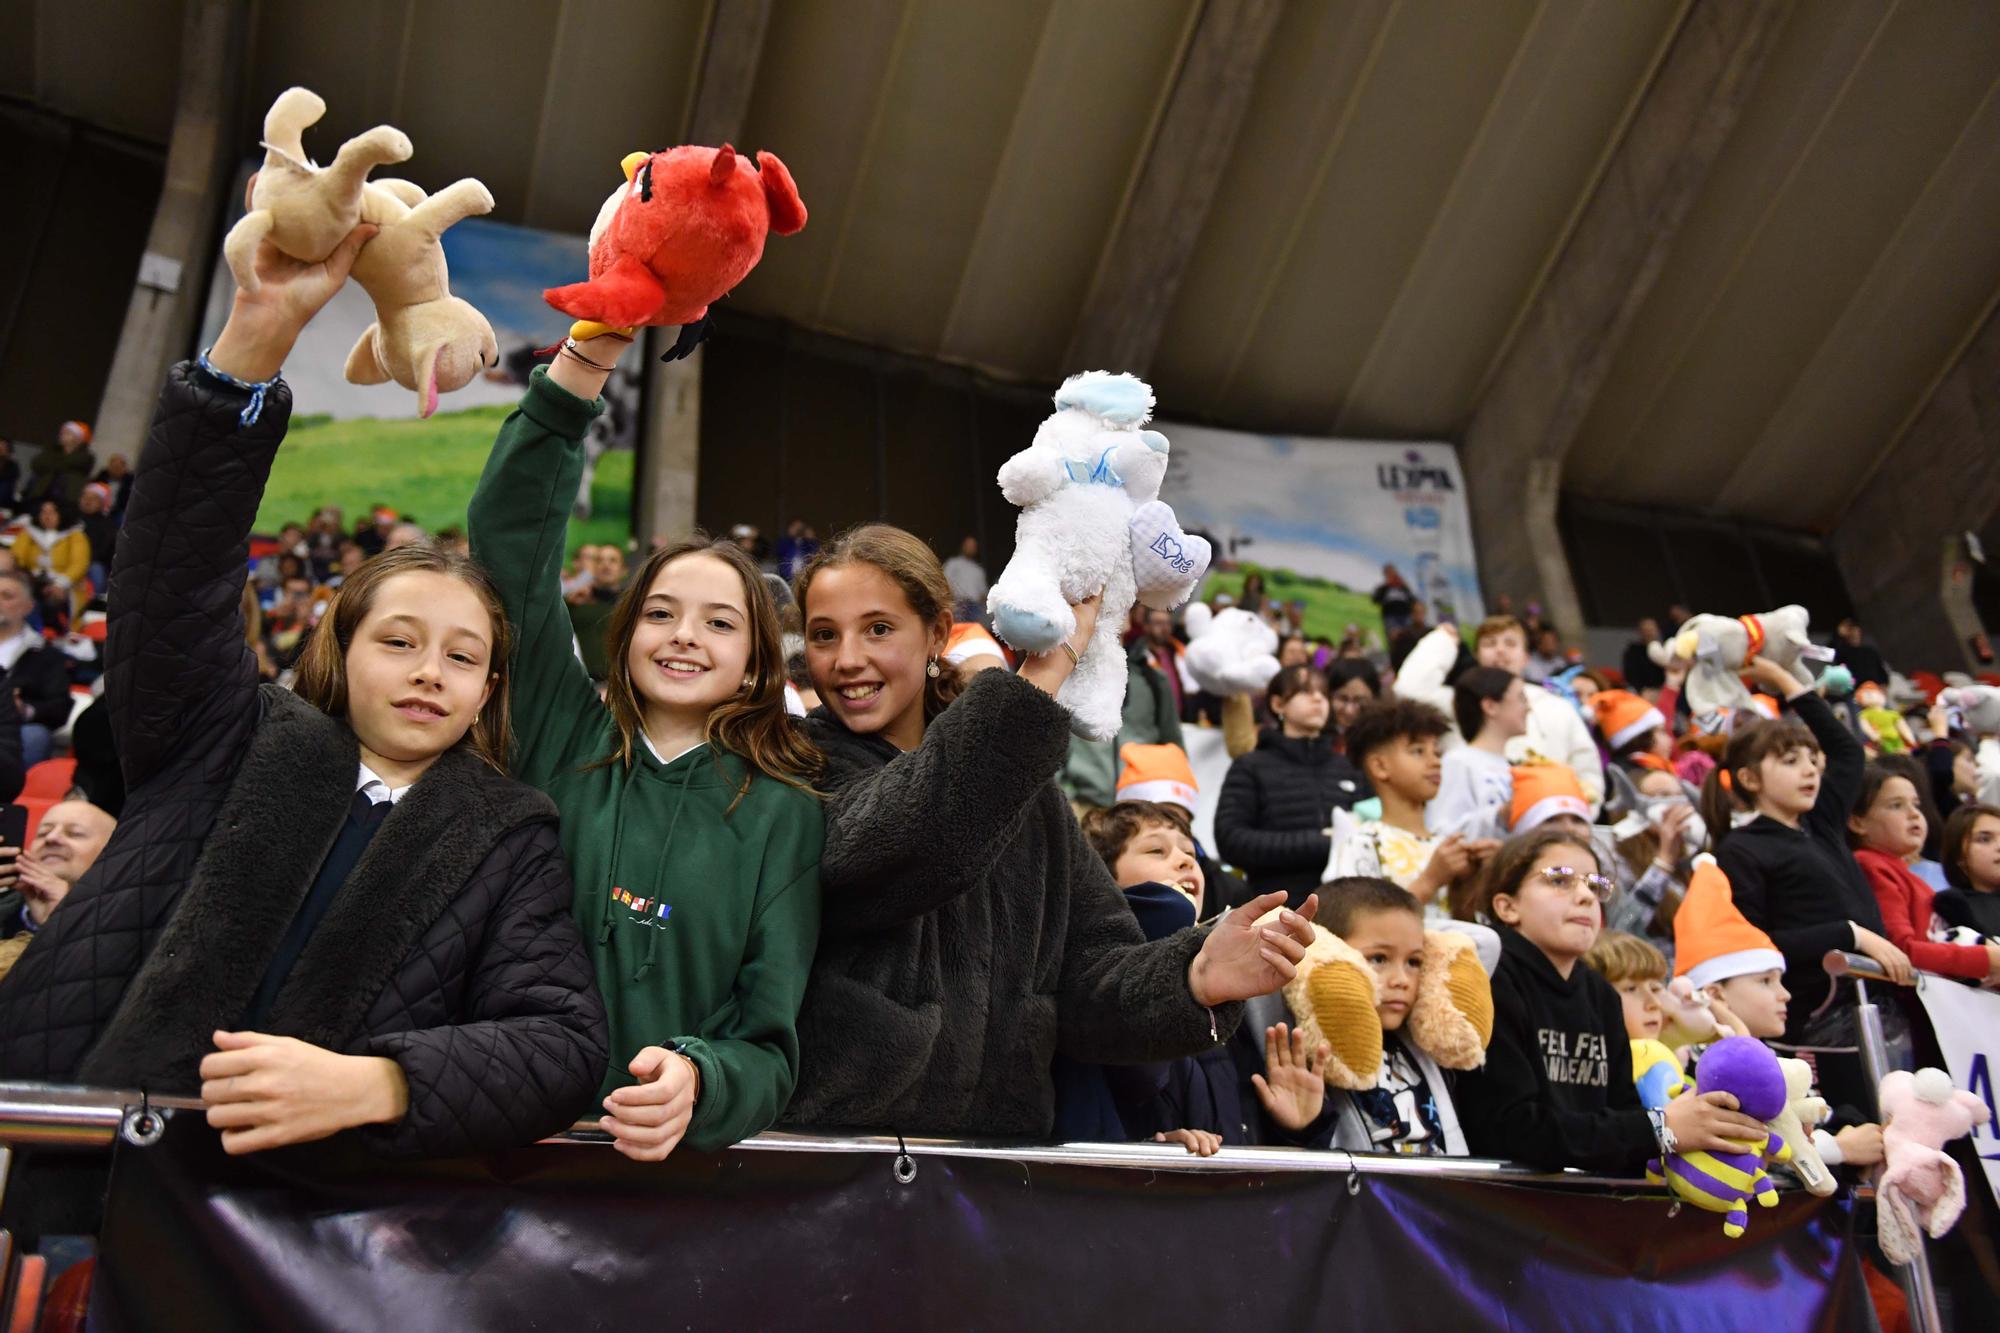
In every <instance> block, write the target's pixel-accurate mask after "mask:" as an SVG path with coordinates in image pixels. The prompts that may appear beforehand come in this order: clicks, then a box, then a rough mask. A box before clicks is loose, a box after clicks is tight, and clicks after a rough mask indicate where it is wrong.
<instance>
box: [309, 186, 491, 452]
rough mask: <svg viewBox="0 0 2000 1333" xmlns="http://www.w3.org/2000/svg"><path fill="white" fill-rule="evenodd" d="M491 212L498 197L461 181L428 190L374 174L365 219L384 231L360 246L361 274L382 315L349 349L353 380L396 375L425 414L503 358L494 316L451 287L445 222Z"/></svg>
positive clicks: (377, 380)
mask: <svg viewBox="0 0 2000 1333" xmlns="http://www.w3.org/2000/svg"><path fill="white" fill-rule="evenodd" d="M492 210H493V196H492V195H491V194H489V193H487V190H486V187H485V186H484V185H481V184H480V183H479V182H478V181H476V180H471V179H467V180H462V181H458V182H455V183H454V184H451V185H448V186H446V187H445V188H444V189H442V190H440V191H438V192H437V193H436V194H434V195H430V196H428V197H427V196H426V195H425V194H424V192H423V191H422V190H421V189H419V188H418V187H417V186H415V185H412V184H411V183H410V182H408V181H400V180H385V181H374V182H370V184H369V185H368V188H367V189H366V190H365V191H363V193H362V216H361V220H362V221H363V222H372V223H374V224H375V225H376V226H378V227H380V228H381V230H380V231H378V232H376V234H375V235H374V236H373V237H371V238H370V239H369V241H368V243H367V244H366V245H364V246H362V247H361V253H360V255H359V256H357V257H356V259H355V261H354V280H355V281H356V282H358V283H360V284H361V287H362V290H364V291H366V292H367V293H368V296H369V298H370V299H371V300H373V301H374V302H375V322H374V323H373V324H370V325H369V326H368V327H367V328H366V329H365V330H363V332H362V334H361V339H360V341H358V342H356V343H355V344H354V350H353V351H352V352H349V353H348V355H347V372H346V373H347V378H348V380H349V381H350V382H352V383H354V384H382V383H385V382H387V381H389V380H394V381H396V383H398V384H400V385H402V386H403V387H404V388H406V389H414V390H416V394H417V415H418V416H420V417H428V416H429V415H430V414H431V413H433V412H435V411H436V410H437V402H438V395H439V394H440V393H450V392H451V391H452V390H453V389H460V388H463V387H465V385H466V384H467V383H469V382H470V381H471V379H472V377H473V376H474V375H477V374H478V373H479V372H480V371H481V370H482V369H483V368H485V367H486V366H489V365H497V364H498V363H499V360H500V346H499V343H498V342H496V341H495V340H494V337H493V326H492V325H491V324H488V323H487V322H486V316H484V315H482V314H480V313H479V312H478V311H477V310H475V309H473V308H472V306H471V305H470V304H469V303H467V302H466V301H463V300H461V299H459V298H458V297H456V296H453V295H452V294H451V283H450V275H449V273H447V272H446V269H445V261H444V247H443V246H442V245H441V244H439V238H440V237H441V236H443V235H444V233H445V231H446V229H447V228H449V227H450V226H451V225H452V224H453V223H455V222H459V221H461V220H463V219H465V218H469V217H472V216H474V215H475V214H479V213H489V212H491V211H492Z"/></svg>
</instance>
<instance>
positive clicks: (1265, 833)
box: [1215, 752, 1333, 874]
mask: <svg viewBox="0 0 2000 1333" xmlns="http://www.w3.org/2000/svg"><path fill="white" fill-rule="evenodd" d="M1264 767H1265V765H1264V763H1263V761H1262V760H1260V759H1258V758H1257V757H1256V755H1255V752H1252V754H1247V755H1244V756H1243V758H1241V759H1238V760H1237V761H1236V762H1235V763H1234V764H1231V765H1230V766H1229V773H1228V775H1227V776H1226V777H1224V778H1223V779H1222V794H1221V795H1220V796H1218V797H1216V801H1215V846H1216V850H1218V851H1220V852H1221V853H1222V859H1223V860H1225V861H1227V862H1229V864H1230V865H1233V866H1235V867H1237V868H1238V869H1240V870H1247V871H1250V872H1252V873H1253V874H1254V873H1257V872H1260V871H1272V870H1317V869H1319V868H1320V867H1321V866H1323V865H1325V864H1326V862H1327V858H1328V857H1330V856H1332V855H1333V839H1332V838H1330V837H1328V836H1327V835H1326V834H1325V833H1323V832H1321V831H1320V830H1319V829H1310V828H1308V829H1272V828H1265V827H1263V824H1264V815H1265V808H1266V806H1267V804H1268V802H1267V799H1266V794H1265V792H1264V787H1263V782H1262V780H1261V779H1262V773H1263V771H1264ZM1273 776H1280V775H1278V774H1273ZM1296 780H1298V781H1300V782H1304V781H1306V780H1307V779H1306V778H1305V776H1304V775H1302V774H1301V775H1298V776H1297V779H1296ZM1308 799H1310V798H1308Z"/></svg>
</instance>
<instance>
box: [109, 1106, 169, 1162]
mask: <svg viewBox="0 0 2000 1333" xmlns="http://www.w3.org/2000/svg"><path fill="white" fill-rule="evenodd" d="M166 1133H167V1113H166V1112H165V1111H156V1110H154V1109H153V1105H152V1103H151V1102H150V1101H148V1100H147V1098H146V1094H145V1093H143V1092H142V1093H140V1094H139V1104H138V1105H137V1106H130V1107H127V1108H126V1109H125V1118H124V1119H123V1120H122V1121H120V1122H119V1125H118V1136H119V1137H120V1138H122V1139H124V1140H125V1142H127V1143H129V1144H131V1145H132V1146H133V1147H135V1148H150V1147H152V1146H153V1145H154V1144H156V1143H158V1142H159V1141H160V1140H161V1139H163V1138H165V1137H166Z"/></svg>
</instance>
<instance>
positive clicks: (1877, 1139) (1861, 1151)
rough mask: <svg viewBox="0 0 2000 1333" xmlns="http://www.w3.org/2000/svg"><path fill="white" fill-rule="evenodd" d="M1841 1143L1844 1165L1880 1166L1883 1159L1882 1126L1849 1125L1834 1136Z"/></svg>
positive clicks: (1836, 1141) (1842, 1162)
mask: <svg viewBox="0 0 2000 1333" xmlns="http://www.w3.org/2000/svg"><path fill="white" fill-rule="evenodd" d="M1833 1141H1834V1142H1835V1143H1837V1144H1839V1145H1840V1160H1841V1164H1842V1165H1843V1166H1878V1165H1880V1164H1881V1161H1882V1127H1881V1126H1880V1125H1849V1126H1848V1127H1847V1128H1845V1129H1843V1130H1840V1131H1839V1132H1838V1133H1836V1134H1835V1135H1834V1136H1833Z"/></svg>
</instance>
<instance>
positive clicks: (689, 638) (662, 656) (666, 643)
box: [625, 551, 752, 717]
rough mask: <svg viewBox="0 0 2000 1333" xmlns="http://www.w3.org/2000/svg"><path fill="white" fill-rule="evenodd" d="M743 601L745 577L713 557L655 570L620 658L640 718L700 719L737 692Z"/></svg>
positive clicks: (697, 555)
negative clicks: (659, 715)
mask: <svg viewBox="0 0 2000 1333" xmlns="http://www.w3.org/2000/svg"><path fill="white" fill-rule="evenodd" d="M748 601H749V599H748V597H747V596H745V594H744V591H743V577H742V576H741V575H740V574H738V573H737V572H736V570H735V569H734V568H732V567H731V566H730V565H729V564H728V563H727V562H726V561H724V560H722V559H720V558H719V557H716V556H713V555H709V554H707V553H706V552H702V551H696V552H691V553H690V554H687V555H684V556H681V557H679V558H678V559H675V560H669V561H668V562H667V563H666V564H664V565H662V566H661V567H660V571H659V573H657V574H655V575H654V576H653V583H652V586H651V587H649V588H647V589H646V597H645V601H644V602H643V603H641V605H640V608H639V619H638V621H637V623H636V624H635V625H634V626H633V630H632V642H631V645H630V647H628V648H627V649H626V654H625V662H626V670H627V671H628V672H630V674H631V678H632V690H633V693H634V694H636V695H637V696H638V698H639V706H640V708H641V710H642V711H643V712H644V713H646V714H647V715H649V716H650V715H652V714H654V713H655V712H665V713H667V714H668V715H669V716H700V717H706V716H707V715H708V713H709V712H710V711H712V710H713V709H714V708H715V706H716V705H717V704H719V703H721V702H723V701H724V700H725V699H728V698H730V697H732V696H733V695H735V694H737V693H738V692H740V691H741V690H742V689H743V678H744V677H745V676H746V675H747V674H748V673H749V670H750V652H751V646H752V643H751V634H750V611H749V607H748Z"/></svg>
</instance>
